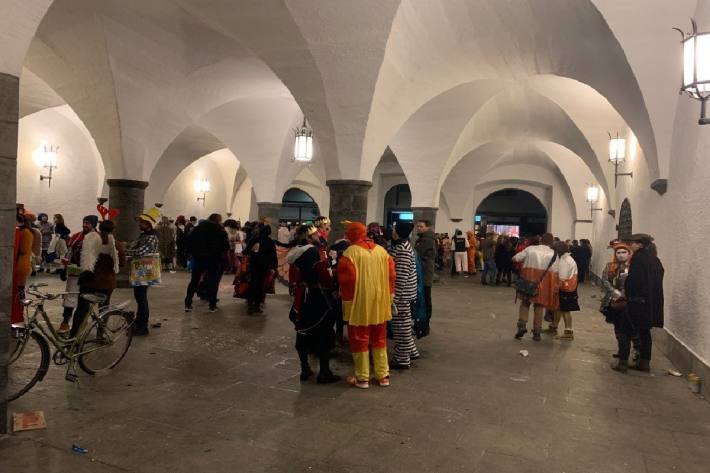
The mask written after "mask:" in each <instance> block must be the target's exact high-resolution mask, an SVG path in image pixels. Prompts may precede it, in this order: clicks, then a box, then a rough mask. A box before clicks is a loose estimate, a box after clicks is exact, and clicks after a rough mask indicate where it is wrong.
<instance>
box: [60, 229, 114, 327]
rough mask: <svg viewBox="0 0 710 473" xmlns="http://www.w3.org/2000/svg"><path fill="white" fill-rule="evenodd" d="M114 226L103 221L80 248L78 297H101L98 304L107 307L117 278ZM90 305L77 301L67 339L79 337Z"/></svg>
mask: <svg viewBox="0 0 710 473" xmlns="http://www.w3.org/2000/svg"><path fill="white" fill-rule="evenodd" d="M113 229H114V223H113V222H112V221H111V220H104V221H102V222H101V223H100V224H99V231H98V232H89V233H88V234H87V235H86V236H85V238H84V241H83V244H82V246H81V257H80V261H81V274H80V277H79V292H80V293H81V294H101V295H104V296H106V300H105V301H104V302H103V303H102V304H101V305H102V306H105V305H108V304H109V302H110V301H111V294H112V293H113V290H114V289H116V274H118V262H119V261H118V251H117V250H116V241H115V240H114V238H113ZM90 308H91V303H90V302H89V301H87V300H86V299H84V298H82V297H80V298H79V301H78V304H77V307H76V310H75V311H74V317H73V320H72V327H71V331H70V336H71V337H75V336H76V335H77V334H78V333H79V329H80V328H81V323H82V322H83V321H84V318H86V314H88V313H89V309H90Z"/></svg>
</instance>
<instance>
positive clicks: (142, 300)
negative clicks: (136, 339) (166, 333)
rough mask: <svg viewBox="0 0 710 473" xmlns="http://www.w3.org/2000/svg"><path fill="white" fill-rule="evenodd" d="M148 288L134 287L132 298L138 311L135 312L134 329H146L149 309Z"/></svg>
mask: <svg viewBox="0 0 710 473" xmlns="http://www.w3.org/2000/svg"><path fill="white" fill-rule="evenodd" d="M148 287H149V286H136V287H134V288H133V297H134V298H135V299H136V305H137V306H138V310H137V311H136V327H137V328H139V329H143V328H145V329H147V328H148V319H149V318H150V308H149V307H148Z"/></svg>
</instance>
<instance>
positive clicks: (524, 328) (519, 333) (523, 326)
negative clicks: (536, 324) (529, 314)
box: [515, 321, 528, 340]
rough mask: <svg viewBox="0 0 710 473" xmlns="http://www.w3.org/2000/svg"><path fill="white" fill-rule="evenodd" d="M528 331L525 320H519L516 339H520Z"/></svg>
mask: <svg viewBox="0 0 710 473" xmlns="http://www.w3.org/2000/svg"><path fill="white" fill-rule="evenodd" d="M526 333H528V328H527V324H526V323H525V322H520V321H518V331H517V332H515V339H516V340H520V339H521V338H523V335H525V334H526Z"/></svg>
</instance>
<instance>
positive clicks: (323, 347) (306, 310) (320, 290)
mask: <svg viewBox="0 0 710 473" xmlns="http://www.w3.org/2000/svg"><path fill="white" fill-rule="evenodd" d="M295 237H296V244H297V245H298V246H296V247H295V248H293V249H291V251H289V253H288V256H287V257H286V261H287V262H288V264H289V265H290V268H291V269H290V271H289V276H290V278H291V281H290V284H291V286H292V287H293V295H294V300H293V305H292V306H291V312H290V314H289V319H291V321H292V322H293V324H294V326H295V330H296V351H297V352H298V358H299V360H300V361H301V381H306V380H307V379H308V378H310V377H311V376H312V375H313V371H312V370H311V367H310V364H309V362H308V355H309V354H315V355H316V356H317V357H318V359H319V361H320V371H319V372H318V377H317V379H316V380H317V382H318V383H320V384H326V383H333V382H336V381H338V380H340V376H337V375H335V374H333V372H332V371H331V370H330V365H329V360H330V351H331V350H332V349H333V347H334V345H335V332H334V330H333V326H334V324H335V317H336V315H337V314H336V311H335V310H334V302H335V301H334V300H333V297H332V289H333V287H334V286H335V281H334V275H333V273H332V270H331V269H330V268H329V264H328V261H327V260H325V261H324V260H321V258H320V253H319V250H318V246H319V244H320V235H318V233H317V230H316V228H315V227H312V226H306V225H301V226H300V227H298V229H297V230H296V235H295Z"/></svg>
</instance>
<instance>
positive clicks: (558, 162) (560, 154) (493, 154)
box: [441, 140, 596, 218]
mask: <svg viewBox="0 0 710 473" xmlns="http://www.w3.org/2000/svg"><path fill="white" fill-rule="evenodd" d="M530 153H533V154H536V155H538V157H537V162H536V164H537V165H539V164H540V163H545V162H546V161H547V165H548V166H550V165H552V166H554V168H555V169H556V170H557V172H559V173H560V175H561V177H562V179H563V180H564V184H565V187H566V188H567V189H568V194H567V195H568V197H569V198H570V201H571V202H573V203H574V208H575V209H576V213H577V214H578V215H579V214H581V212H582V211H583V209H584V205H585V204H584V202H583V192H584V189H585V186H586V185H587V184H592V183H596V181H595V179H594V176H593V175H592V173H591V171H590V170H589V169H588V168H587V166H586V164H585V163H584V161H583V160H582V159H581V158H580V157H579V156H577V155H576V154H575V153H574V152H572V151H571V150H570V149H568V148H566V147H564V146H563V145H560V144H559V143H554V142H550V141H544V140H530V141H520V142H508V141H495V142H489V143H484V144H482V145H480V146H479V147H478V148H476V149H474V150H473V151H471V152H470V153H468V154H467V155H466V156H464V157H463V158H462V159H461V160H459V162H458V164H457V165H456V166H455V167H454V168H453V169H452V171H451V172H450V173H449V175H448V176H447V178H446V181H445V182H444V185H443V186H442V188H441V195H442V196H445V197H446V199H447V201H448V202H449V207H450V211H451V216H452V217H454V218H461V217H463V215H464V209H465V208H468V207H467V204H468V203H469V202H470V199H471V193H472V192H473V190H472V189H473V187H474V186H475V185H476V184H477V183H480V182H481V180H482V179H483V177H484V176H485V174H486V173H488V172H490V171H491V170H492V169H495V168H496V166H497V165H498V164H497V163H501V162H502V163H505V162H507V163H508V164H510V163H514V162H521V163H523V162H525V161H526V159H527V156H528V155H529V154H530Z"/></svg>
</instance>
